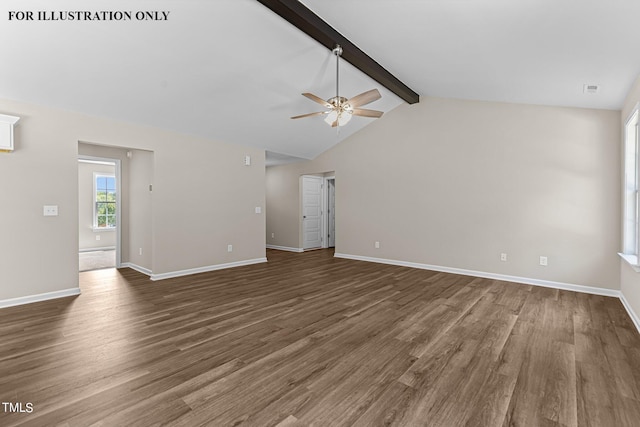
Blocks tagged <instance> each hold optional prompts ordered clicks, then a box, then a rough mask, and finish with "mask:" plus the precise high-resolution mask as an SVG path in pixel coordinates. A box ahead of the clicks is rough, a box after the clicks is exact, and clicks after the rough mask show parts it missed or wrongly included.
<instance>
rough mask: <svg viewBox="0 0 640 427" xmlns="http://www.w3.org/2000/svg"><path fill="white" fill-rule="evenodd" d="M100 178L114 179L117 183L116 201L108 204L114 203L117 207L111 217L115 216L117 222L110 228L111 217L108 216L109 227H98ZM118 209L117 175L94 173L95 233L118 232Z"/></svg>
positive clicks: (116, 188)
mask: <svg viewBox="0 0 640 427" xmlns="http://www.w3.org/2000/svg"><path fill="white" fill-rule="evenodd" d="M99 178H113V179H114V182H115V185H114V187H115V189H114V191H115V196H116V197H115V200H114V201H113V202H108V203H113V204H114V206H115V209H114V213H113V215H111V216H113V218H114V221H115V225H114V226H109V225H108V222H109V221H108V217H109V216H110V215H107V220H106V224H107V225H106V226H105V227H100V226H99V225H98V211H97V208H98V203H99V201H98V179H99ZM118 209H119V206H118V181H117V178H116V175H115V174H112V173H106V172H94V173H93V231H114V230H116V228H117V227H118Z"/></svg>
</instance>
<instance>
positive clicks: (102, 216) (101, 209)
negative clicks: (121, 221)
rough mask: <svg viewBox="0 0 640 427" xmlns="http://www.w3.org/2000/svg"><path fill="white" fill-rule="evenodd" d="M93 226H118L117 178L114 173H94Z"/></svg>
mask: <svg viewBox="0 0 640 427" xmlns="http://www.w3.org/2000/svg"><path fill="white" fill-rule="evenodd" d="M94 183H95V187H94V188H95V191H94V192H93V206H94V208H93V209H94V212H93V227H94V228H98V229H100V228H115V226H116V178H115V176H113V175H104V174H94Z"/></svg>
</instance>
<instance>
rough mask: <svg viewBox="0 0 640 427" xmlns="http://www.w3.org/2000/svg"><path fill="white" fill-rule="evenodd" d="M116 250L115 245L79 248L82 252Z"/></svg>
mask: <svg viewBox="0 0 640 427" xmlns="http://www.w3.org/2000/svg"><path fill="white" fill-rule="evenodd" d="M115 250H116V247H115V246H105V247H102V248H85V249H78V252H80V253H82V252H98V251H115Z"/></svg>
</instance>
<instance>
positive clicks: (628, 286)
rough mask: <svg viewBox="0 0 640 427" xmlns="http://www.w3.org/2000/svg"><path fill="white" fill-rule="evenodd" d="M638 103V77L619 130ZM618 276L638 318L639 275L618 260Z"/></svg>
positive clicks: (639, 85) (624, 262) (620, 186)
mask: <svg viewBox="0 0 640 427" xmlns="http://www.w3.org/2000/svg"><path fill="white" fill-rule="evenodd" d="M638 102H640V77H638V79H637V80H636V81H635V84H634V85H633V86H632V87H631V90H630V91H629V94H628V95H627V99H626V101H625V103H624V107H623V108H622V115H621V116H622V117H621V118H622V120H621V124H620V127H621V128H622V126H624V124H625V122H626V121H627V119H628V118H629V115H630V114H631V111H633V108H634V107H635V106H636V104H637V103H638ZM621 141H622V139H621ZM620 146H621V150H622V142H621V143H620ZM620 163H622V155H621V157H620ZM620 176H621V178H620V185H619V186H618V187H619V188H622V175H620ZM618 191H622V190H618ZM619 232H620V233H622V228H620V229H619ZM618 250H622V247H621V246H620V247H619V248H618ZM620 275H621V283H620V287H621V290H622V294H623V295H624V297H625V299H626V300H627V302H628V303H629V305H630V306H631V308H632V309H633V311H634V312H635V313H636V315H637V316H640V273H636V272H635V271H634V270H633V269H632V268H631V266H630V265H629V264H628V263H627V262H626V261H624V260H622V259H620Z"/></svg>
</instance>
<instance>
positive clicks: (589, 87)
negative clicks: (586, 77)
mask: <svg viewBox="0 0 640 427" xmlns="http://www.w3.org/2000/svg"><path fill="white" fill-rule="evenodd" d="M582 91H583V92H584V93H598V92H600V85H593V84H586V85H584V87H583V90H582Z"/></svg>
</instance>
